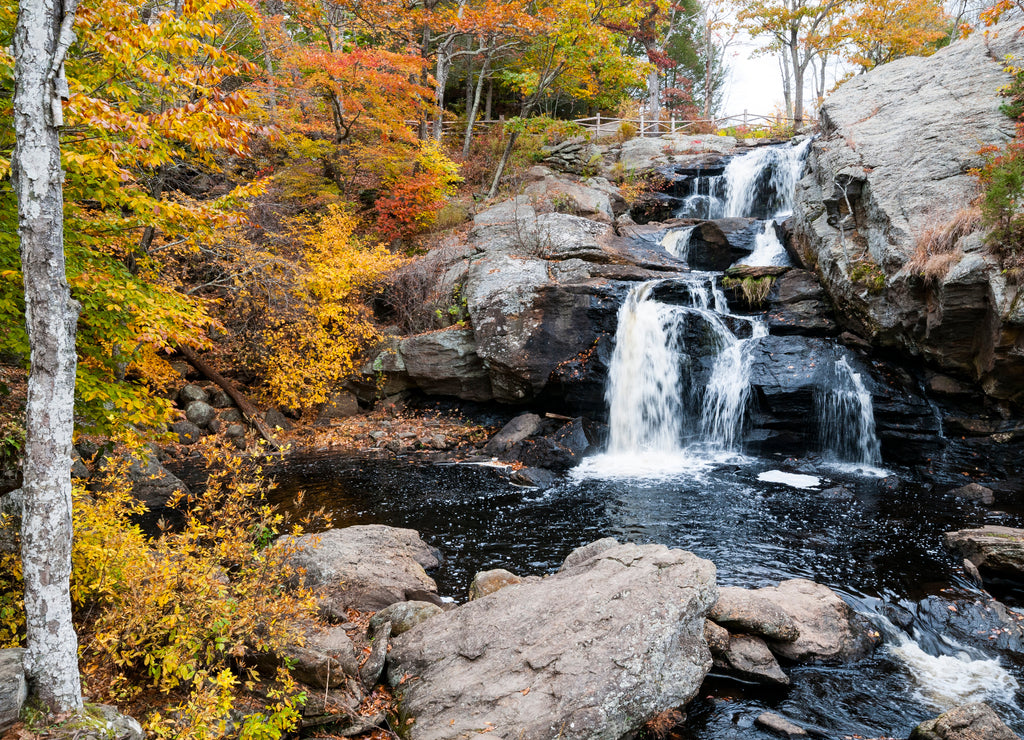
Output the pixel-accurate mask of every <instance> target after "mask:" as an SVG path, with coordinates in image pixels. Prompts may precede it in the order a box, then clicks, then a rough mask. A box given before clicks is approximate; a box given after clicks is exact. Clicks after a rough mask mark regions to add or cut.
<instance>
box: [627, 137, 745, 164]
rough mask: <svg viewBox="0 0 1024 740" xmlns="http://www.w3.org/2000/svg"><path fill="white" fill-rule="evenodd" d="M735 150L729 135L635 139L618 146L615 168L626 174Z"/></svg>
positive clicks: (733, 142)
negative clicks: (618, 167) (622, 170)
mask: <svg viewBox="0 0 1024 740" xmlns="http://www.w3.org/2000/svg"><path fill="white" fill-rule="evenodd" d="M735 149H736V139H734V138H732V137H731V136H715V135H714V134H699V135H695V136H690V135H686V134H674V135H667V136H661V137H656V138H646V137H639V138H633V139H630V140H629V141H625V142H623V143H622V146H621V147H620V148H619V152H618V162H619V165H620V166H621V167H622V169H624V170H625V171H626V172H637V171H641V170H653V169H658V168H662V167H668V166H671V165H674V164H676V163H679V162H683V163H688V162H689V161H690V160H693V159H694V158H695V155H697V156H699V157H706V156H708V155H709V154H725V153H727V152H732V151H734V150H735Z"/></svg>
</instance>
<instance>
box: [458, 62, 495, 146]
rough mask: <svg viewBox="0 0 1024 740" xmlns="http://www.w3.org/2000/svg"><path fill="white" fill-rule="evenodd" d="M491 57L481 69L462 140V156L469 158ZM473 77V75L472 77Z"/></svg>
mask: <svg viewBox="0 0 1024 740" xmlns="http://www.w3.org/2000/svg"><path fill="white" fill-rule="evenodd" d="M490 69H491V55H490V54H488V55H487V56H486V57H484V65H483V67H481V68H480V77H479V78H478V79H477V82H476V88H475V89H474V92H473V104H472V106H470V109H469V116H468V117H467V118H466V135H465V136H464V137H463V139H462V156H463V157H468V156H469V150H470V147H471V146H472V144H473V125H474V124H475V123H476V116H477V114H478V113H479V112H480V95H481V93H482V91H483V88H484V82H485V81H486V80H487V75H488V74H490ZM470 77H472V75H471V76H470Z"/></svg>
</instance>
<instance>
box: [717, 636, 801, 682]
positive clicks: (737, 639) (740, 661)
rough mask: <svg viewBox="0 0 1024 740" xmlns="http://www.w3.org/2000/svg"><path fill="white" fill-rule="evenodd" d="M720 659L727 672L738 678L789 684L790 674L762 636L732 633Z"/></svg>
mask: <svg viewBox="0 0 1024 740" xmlns="http://www.w3.org/2000/svg"><path fill="white" fill-rule="evenodd" d="M720 660H721V661H722V664H723V667H724V668H725V669H726V670H727V672H728V673H730V674H731V675H734V676H736V677H737V678H742V679H745V680H747V681H754V682H756V683H760V684H768V685H773V686H788V685H789V676H787V675H786V674H785V672H784V671H783V670H782V668H781V667H780V666H779V663H778V661H777V660H775V656H774V655H772V651H771V650H769V649H768V645H766V644H765V641H764V640H762V639H761V638H760V637H754V636H752V635H732V636H731V637H730V638H729V646H728V647H727V648H726V649H725V652H723V653H722V655H721V658H720Z"/></svg>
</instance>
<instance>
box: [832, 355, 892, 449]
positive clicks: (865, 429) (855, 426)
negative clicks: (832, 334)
mask: <svg viewBox="0 0 1024 740" xmlns="http://www.w3.org/2000/svg"><path fill="white" fill-rule="evenodd" d="M834 369H835V372H834V373H833V375H832V385H831V387H829V388H822V389H819V392H818V395H817V398H816V402H817V405H818V425H819V426H818V429H819V441H820V443H821V449H822V452H823V453H824V454H825V456H826V457H828V458H831V459H833V460H835V461H837V462H852V463H855V464H858V465H865V466H869V467H873V466H877V465H879V464H880V463H881V461H882V453H881V445H880V443H879V441H878V436H877V434H876V433H875V414H874V408H873V406H872V403H871V393H870V392H869V391H868V389H867V387H866V386H865V385H864V380H863V379H862V378H861V376H860V373H857V372H854V370H853V368H851V367H850V364H849V363H848V362H847V361H846V358H845V357H841V358H839V359H838V360H836V362H835V368H834Z"/></svg>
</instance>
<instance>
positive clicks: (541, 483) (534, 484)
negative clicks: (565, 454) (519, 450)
mask: <svg viewBox="0 0 1024 740" xmlns="http://www.w3.org/2000/svg"><path fill="white" fill-rule="evenodd" d="M509 480H510V481H511V482H512V483H516V484H518V485H521V486H530V487H531V488H539V489H541V490H542V491H544V490H547V489H548V488H551V486H553V485H555V482H556V481H557V480H558V476H557V475H556V474H555V473H553V472H551V471H550V470H545V469H544V468H520V469H519V470H513V471H512V473H511V474H510V475H509Z"/></svg>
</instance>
